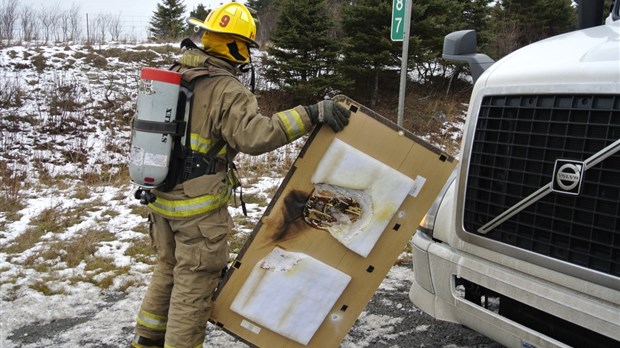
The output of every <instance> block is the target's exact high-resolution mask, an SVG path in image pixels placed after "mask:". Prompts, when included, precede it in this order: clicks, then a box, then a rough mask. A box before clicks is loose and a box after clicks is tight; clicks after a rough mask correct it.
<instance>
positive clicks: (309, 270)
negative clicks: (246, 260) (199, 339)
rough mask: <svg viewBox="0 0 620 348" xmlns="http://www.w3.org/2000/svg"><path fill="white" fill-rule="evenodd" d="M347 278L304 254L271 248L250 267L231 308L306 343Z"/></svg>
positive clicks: (345, 275)
mask: <svg viewBox="0 0 620 348" xmlns="http://www.w3.org/2000/svg"><path fill="white" fill-rule="evenodd" d="M350 280H351V277H350V276H349V275H347V274H345V273H343V272H341V271H339V270H337V269H335V268H332V267H330V266H328V265H326V264H324V263H322V262H320V261H318V260H316V259H314V258H312V257H310V256H308V255H306V254H303V253H295V252H287V251H285V250H283V249H281V248H278V247H275V248H274V250H273V251H271V253H269V254H268V255H267V256H266V257H265V258H263V259H262V260H261V261H260V262H258V264H256V265H255V266H254V268H253V269H252V272H251V273H250V275H249V277H248V278H247V279H246V281H245V283H244V284H243V286H242V287H241V289H240V290H239V292H238V293H237V296H236V297H235V299H234V300H233V302H232V304H231V306H230V309H231V310H232V311H234V312H236V313H238V314H240V315H241V316H243V317H245V318H247V319H249V320H251V321H253V322H255V323H257V324H259V325H261V326H263V327H265V328H267V329H269V330H271V331H274V332H276V333H278V334H280V335H282V336H284V337H287V338H289V339H291V340H294V341H296V342H298V343H301V344H303V345H307V344H308V342H309V341H310V339H311V338H312V336H314V333H315V332H316V331H317V330H318V328H319V326H320V325H321V323H322V322H323V320H324V319H325V317H326V316H327V314H328V313H329V311H330V310H331V308H332V307H333V306H334V304H335V303H336V300H338V298H339V297H340V295H341V294H342V292H343V291H344V289H345V288H346V287H347V284H349V281H350Z"/></svg>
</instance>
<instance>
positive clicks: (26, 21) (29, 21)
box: [19, 6, 39, 41]
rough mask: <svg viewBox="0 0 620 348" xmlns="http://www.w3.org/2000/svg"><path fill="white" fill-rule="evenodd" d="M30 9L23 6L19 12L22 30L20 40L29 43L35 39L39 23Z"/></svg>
mask: <svg viewBox="0 0 620 348" xmlns="http://www.w3.org/2000/svg"><path fill="white" fill-rule="evenodd" d="M36 16H37V15H36V12H35V11H34V10H33V9H32V7H29V6H24V7H22V8H21V11H20V12H19V23H20V24H21V29H22V40H25V41H30V40H33V39H35V38H36V36H37V32H38V31H39V22H38V21H37V20H36Z"/></svg>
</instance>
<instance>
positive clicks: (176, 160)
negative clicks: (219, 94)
mask: <svg viewBox="0 0 620 348" xmlns="http://www.w3.org/2000/svg"><path fill="white" fill-rule="evenodd" d="M178 68H179V66H178V65H175V66H173V67H172V68H171V70H174V69H178ZM182 74H183V77H182V80H181V90H180V92H179V103H178V104H177V115H183V121H181V122H182V123H183V126H184V127H183V128H184V131H183V132H182V134H181V135H180V136H178V135H177V136H176V137H174V142H175V143H174V146H173V150H172V151H173V153H172V157H171V163H170V169H169V172H168V176H167V178H166V180H165V181H164V183H163V184H162V186H161V187H159V188H158V189H159V190H160V191H162V192H169V191H170V190H172V189H173V188H174V187H175V186H176V185H178V184H181V183H184V182H185V181H187V180H190V179H193V178H197V177H199V176H202V175H206V174H214V173H216V172H218V171H225V170H227V161H226V160H225V159H221V158H218V157H217V155H218V153H219V152H220V151H221V150H222V148H223V147H224V146H225V145H226V142H225V141H224V140H220V141H218V142H217V143H215V144H214V145H213V146H211V147H210V148H209V150H208V151H207V152H206V153H202V152H200V151H196V150H194V149H192V134H191V129H192V101H193V98H194V92H193V90H194V86H195V84H196V81H198V80H199V79H200V78H205V77H214V76H232V74H230V73H229V72H227V71H225V70H222V69H217V68H214V67H204V68H202V67H200V68H192V69H187V70H185V71H183V72H182ZM185 120H187V121H185Z"/></svg>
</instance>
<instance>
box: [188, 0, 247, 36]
mask: <svg viewBox="0 0 620 348" xmlns="http://www.w3.org/2000/svg"><path fill="white" fill-rule="evenodd" d="M187 23H189V24H190V25H193V26H195V27H196V28H198V29H204V30H207V31H210V32H213V33H220V34H228V35H233V36H235V37H238V38H239V39H241V40H243V41H245V42H247V44H248V46H250V47H258V43H257V42H256V21H255V19H254V17H253V16H252V13H251V12H250V10H249V9H248V8H247V7H245V5H243V4H240V3H237V2H231V3H228V4H224V5H221V6H219V7H216V8H215V9H213V10H211V12H209V15H207V18H206V19H205V20H204V21H201V20H199V19H196V18H193V17H190V18H188V19H187Z"/></svg>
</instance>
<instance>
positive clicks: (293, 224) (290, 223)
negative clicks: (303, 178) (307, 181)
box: [273, 190, 308, 242]
mask: <svg viewBox="0 0 620 348" xmlns="http://www.w3.org/2000/svg"><path fill="white" fill-rule="evenodd" d="M307 200H308V193H306V192H303V191H300V190H293V191H291V192H289V194H287V195H286V197H284V199H283V202H284V209H282V221H281V222H280V223H279V224H278V226H277V228H276V232H275V233H274V235H273V240H274V241H275V242H277V241H281V240H284V239H289V238H291V237H292V236H294V235H295V234H296V233H297V232H299V231H301V230H302V229H303V228H304V227H305V226H307V225H306V224H305V221H304V219H303V211H304V207H305V205H306V201H307Z"/></svg>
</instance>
